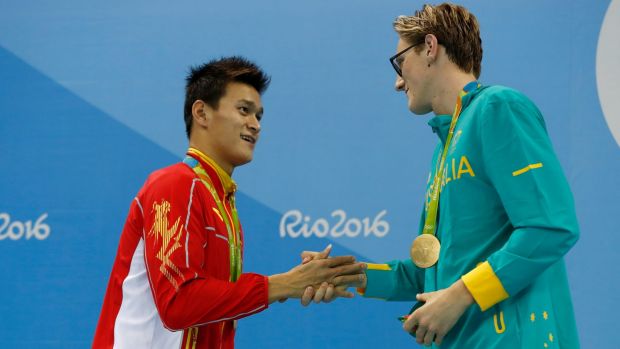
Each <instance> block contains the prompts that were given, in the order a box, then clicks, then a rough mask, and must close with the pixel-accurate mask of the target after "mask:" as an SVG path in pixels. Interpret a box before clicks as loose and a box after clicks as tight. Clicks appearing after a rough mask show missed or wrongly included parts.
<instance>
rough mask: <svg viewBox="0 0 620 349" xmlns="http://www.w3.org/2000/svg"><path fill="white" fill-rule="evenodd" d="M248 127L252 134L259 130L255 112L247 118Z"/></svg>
mask: <svg viewBox="0 0 620 349" xmlns="http://www.w3.org/2000/svg"><path fill="white" fill-rule="evenodd" d="M248 128H249V129H250V131H252V133H254V134H258V133H259V132H260V121H258V118H257V117H256V114H253V115H252V116H251V117H250V118H249V119H248Z"/></svg>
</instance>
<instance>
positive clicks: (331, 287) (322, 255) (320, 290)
mask: <svg viewBox="0 0 620 349" xmlns="http://www.w3.org/2000/svg"><path fill="white" fill-rule="evenodd" d="M331 248H332V245H331V244H329V245H328V246H327V247H326V248H325V249H324V250H323V251H321V252H315V251H304V252H302V253H301V258H302V264H306V263H308V262H310V261H312V260H320V259H326V258H329V253H330V252H331ZM365 266H366V265H365V264H364V269H365ZM349 287H361V288H365V287H366V274H365V273H362V274H358V275H341V276H338V277H336V278H334V280H333V281H332V283H327V282H323V283H322V284H321V285H319V286H308V287H307V288H306V290H305V291H304V294H303V295H302V297H301V304H302V305H303V306H307V305H308V304H310V302H312V301H313V300H314V302H315V303H320V302H324V303H329V302H331V301H333V300H334V299H336V298H338V297H341V298H353V297H354V294H353V293H352V292H349V291H347V289H348V288H349Z"/></svg>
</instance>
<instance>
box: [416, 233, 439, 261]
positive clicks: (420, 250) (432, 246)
mask: <svg viewBox="0 0 620 349" xmlns="http://www.w3.org/2000/svg"><path fill="white" fill-rule="evenodd" d="M440 249H441V244H440V243H439V240H437V238H436V237H435V235H432V234H421V235H418V237H416V238H415V240H413V244H411V259H412V260H413V263H415V265H417V266H418V267H420V268H429V267H432V266H433V265H435V263H437V260H438V259H439V250H440Z"/></svg>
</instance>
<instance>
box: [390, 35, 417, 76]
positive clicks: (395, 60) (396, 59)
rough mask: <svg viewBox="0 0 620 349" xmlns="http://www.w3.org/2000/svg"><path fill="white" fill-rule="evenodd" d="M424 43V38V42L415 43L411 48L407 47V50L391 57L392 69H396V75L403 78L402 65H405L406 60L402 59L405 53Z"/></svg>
mask: <svg viewBox="0 0 620 349" xmlns="http://www.w3.org/2000/svg"><path fill="white" fill-rule="evenodd" d="M423 43H424V38H422V40H420V42H418V43H415V44H413V45H411V46H409V47H407V48H406V49H404V50H402V51H400V52H398V53H397V54H395V55H393V56H392V57H390V63H391V64H392V67H393V68H394V70H396V74H398V76H400V77H402V76H403V71H402V69H401V67H400V65H401V64H403V61H404V60H405V58H404V57H401V56H402V55H404V54H405V52H407V51H409V50H410V49H412V48H414V47H416V46H418V45H420V44H423Z"/></svg>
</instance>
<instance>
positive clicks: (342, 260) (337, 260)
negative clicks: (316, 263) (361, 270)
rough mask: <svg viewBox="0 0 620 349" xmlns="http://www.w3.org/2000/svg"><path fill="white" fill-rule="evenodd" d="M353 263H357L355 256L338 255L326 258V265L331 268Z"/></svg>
mask: <svg viewBox="0 0 620 349" xmlns="http://www.w3.org/2000/svg"><path fill="white" fill-rule="evenodd" d="M353 263H355V257H353V256H337V257H332V258H329V259H326V260H325V265H326V266H328V267H330V268H333V267H337V266H340V265H345V264H353Z"/></svg>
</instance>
